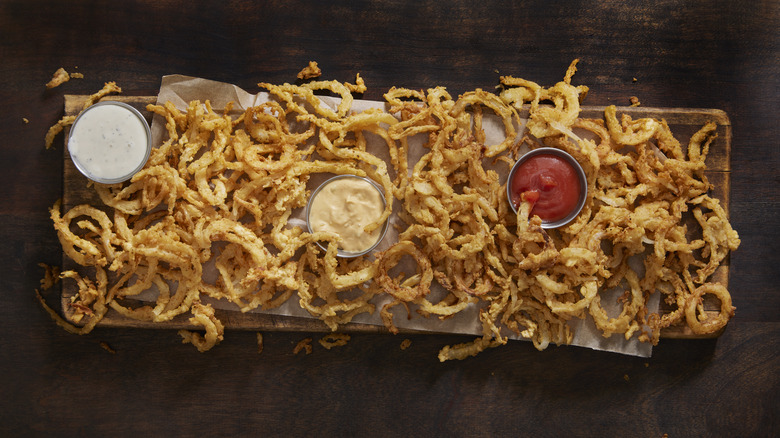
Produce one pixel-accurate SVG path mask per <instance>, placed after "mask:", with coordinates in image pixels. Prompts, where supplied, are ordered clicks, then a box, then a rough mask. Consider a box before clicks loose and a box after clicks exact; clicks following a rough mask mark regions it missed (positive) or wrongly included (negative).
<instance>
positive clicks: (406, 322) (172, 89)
mask: <svg viewBox="0 0 780 438" xmlns="http://www.w3.org/2000/svg"><path fill="white" fill-rule="evenodd" d="M318 97H319V99H320V100H321V101H322V104H324V105H327V106H328V107H330V108H332V109H334V110H335V108H336V107H337V105H338V104H339V102H340V99H339V98H334V97H329V96H318ZM270 98H271V96H270V95H269V93H267V92H258V93H256V94H250V93H248V92H246V91H244V90H242V89H241V88H239V87H237V86H235V85H231V84H227V83H223V82H216V81H212V80H208V79H203V78H195V77H189V76H183V75H170V76H164V77H163V79H162V83H161V86H160V92H159V94H158V97H157V103H158V104H164V103H165V102H166V101H170V102H171V103H173V104H174V105H175V106H176V107H177V108H179V109H180V110H185V109H186V108H187V106H188V104H189V102H190V101H193V100H199V101H201V102H205V101H206V100H208V101H209V102H210V103H211V106H212V108H214V109H215V111H217V110H219V109H222V108H225V107H226V106H227V105H228V104H229V103H231V102H232V103H233V109H234V110H235V111H238V112H243V111H244V110H245V109H246V108H249V107H252V106H256V105H259V104H262V103H265V102H268V101H269V100H270ZM370 108H380V109H382V110H385V109H386V103H385V102H380V101H370V100H355V101H353V104H352V108H351V110H352V111H355V112H361V111H364V110H366V109H370ZM524 127H525V120H523V121H522V125H521V126H518V127H517V129H518V138H520V137H522V134H523V131H524ZM483 129H484V130H485V134H486V143H487V144H497V143H500V142H501V141H503V140H504V138H505V135H504V127H503V124H502V123H501V121H500V119H499V118H498V117H497V116H495V115H493V114H490V113H486V114H485V115H484V120H483ZM166 136H167V133H166V130H165V121H164V120H163V119H162V117H160V116H157V115H155V116H154V119H153V121H152V144H161V143H162V142H163V141H164V139H165V138H166ZM373 140H375V141H372V138H371V135H370V134H367V141H368V144H367V150H368V151H369V152H371V153H373V154H374V155H376V156H378V157H379V158H383V159H385V160H386V161H387V162H389V155H388V153H387V146H386V144H385V143H384V141H383V140H381V139H379V138H378V137H377V138H375V139H373ZM423 141H424V139H423V138H422V137H421V138H417V139H410V148H409V149H410V151H409V155H410V157H409V169H410V171H411V169H412V167H413V165H414V163H415V162H416V161H417V160H418V159H419V158H420V157H421V156H422V155H423V154H424V153H425V152H426V150H424V148H423V147H422V146H421V145H422V142H423ZM498 173H499V175H502V176H503V178H506V174H507V173H508V169H506V170H503V171H499V172H498ZM329 176H331V175H328V174H322V175H312V177H311V180H310V181H309V189H311V190H313V189H314V188H316V187H317V185H318V184H319V183H321V182H323V181H325V180H326V179H327V178H328V177H329ZM397 202H398V201H397V200H396V207H397V206H398V204H397ZM303 210H304V209H302V208H301V209H298V210H297V211H295V212H293V215H292V216H291V218H290V220H289V225H290V226H299V227H301V228H303V229H305V228H306V222H305V218H304V216H303V213H304V211H303ZM394 211H398V209H397V208H394ZM389 221H390V226H389V227H388V230H387V234H386V236H385V238H384V240H383V241H382V242H381V243H380V244H379V246H378V247H377V248H376V249H375V251H383V250H385V249H387V248H389V247H390V246H391V245H392V244H393V243H395V242H397V241H398V230H397V228H396V226H395V225H399V226H405V224H404V223H403V222H402V221H400V219H399V218H398V216H397V215H396V214H393V215H392V216H391V217H390V219H389ZM632 267H634V268H635V270H636V271H637V273H639V274H640V275H641V274H642V273H643V266H641V263H639V264H632ZM402 269H403V267H402ZM412 269H413V268H412ZM213 272H214V268H213V266H210V265H208V264H207V265H205V266H204V276H210V275H213ZM434 286H435V287H438V288H440V286H438V285H435V282H434ZM436 293H440V290H439V291H437V290H436V289H435V288H432V291H431V294H436ZM622 293H623V291H622V290H612V291H600V296H601V303H602V306H603V307H604V309H605V310H606V311H607V313H608V314H609V315H610V316H612V317H614V316H617V315H618V314H619V312H620V309H621V308H622V305H621V304H620V303H619V302H618V297H619V296H620V295H622ZM659 295H660V294H658V293H656V294H653V295H652V296H651V298H650V300H649V302H648V303H647V308H648V311H649V312H657V309H658V305H659V301H660V297H659ZM156 297H157V294H156V292H155V291H154V290H150V291H146V292H144V293H142V294H140V295H138V296H136V298H137V299H140V300H143V301H154V300H156ZM201 300H202V301H203V302H204V303H210V304H211V305H212V306H213V307H215V308H219V309H223V310H235V311H239V310H238V306H236V305H235V304H233V303H231V302H228V301H226V300H217V299H214V298H210V297H202V298H201ZM391 301H392V299H391V297H390V296H389V295H387V294H381V295H380V296H377V297H375V298H374V299H373V300H372V301H371V302H372V304H374V305H375V306H376V309H377V310H376V311H375V312H374V313H373V314H368V313H362V314H359V315H357V316H355V317H354V318H353V320H352V321H353V322H356V323H363V324H372V325H379V326H383V325H384V324H383V323H382V321H381V318H380V316H379V309H381V308H382V306H383V305H385V304H386V303H389V302H391ZM413 309H414V308H412V311H411V312H410V313H411V317H409V316H408V315H407V312H406V311H405V309H404V308H403V306H397V307H395V308H394V309H393V310H394V312H393V313H394V323H395V324H396V326H397V327H398V328H401V329H412V330H419V331H430V332H436V333H455V334H469V335H477V336H481V335H482V325H481V323H480V321H479V318H478V312H479V308H478V306H477V305H476V304H475V305H470V306H469V307H468V308H466V309H464V310H462V311H461V312H458V313H457V314H455V315H454V316H452V317H449V318H447V319H445V320H439V318H436V317H431V318H424V317H421V316H420V315H418V314H417V313H416V312H414V310H413ZM252 312H255V313H267V314H274V315H286V316H294V317H301V318H312V319H317V318H316V317H314V316H312V315H311V314H309V313H308V311H306V310H305V309H303V308H302V307H301V306H300V304H299V297H298V296H297V294H294V295H293V296H292V297H291V298H290V299H288V300H287V301H286V302H285V303H284V304H282V305H281V306H279V307H278V308H275V309H270V310H261V309H255V310H252ZM569 325H570V327H571V328H572V331H573V333H574V339H573V342H572V345H576V346H580V347H587V348H591V349H595V350H603V351H611V352H616V353H621V354H626V355H631V356H640V357H649V356H650V355H651V354H652V345H651V344H649V343H645V342H639V340H638V339H637V336H636V335H635V336H633V337H632V338H631V339H629V340H626V339H624V337H623V336H622V335H621V334H615V335H612V336H610V337H608V338H605V337H604V336H602V334H601V332H600V331H599V330H598V329H597V328H596V326H595V324H594V323H593V320H592V318H591V317H590V316H588V317H587V318H586V319H583V320H580V319H576V318H575V319H572V320H571V321H569ZM505 334H506V336H507V337H509V338H510V339H520V340H525V339H524V338H522V337H520V336H517V335H515V334H514V333H512V332H510V331H508V330H506V333H505Z"/></svg>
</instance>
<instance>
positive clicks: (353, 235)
mask: <svg viewBox="0 0 780 438" xmlns="http://www.w3.org/2000/svg"><path fill="white" fill-rule="evenodd" d="M384 209H385V205H384V201H383V200H382V195H381V194H380V193H379V190H377V188H376V187H375V186H374V185H373V184H371V183H370V182H368V181H366V180H364V179H362V178H357V177H341V178H336V179H333V180H332V181H330V182H327V183H326V184H325V185H324V186H323V187H321V188H320V189H319V190H318V191H317V192H316V193H315V195H314V198H313V199H312V200H311V203H310V205H309V227H310V228H311V231H313V232H320V231H326V232H329V233H334V234H337V235H338V236H340V237H341V238H342V240H341V242H340V243H339V248H340V249H341V250H343V251H345V252H363V251H366V250H367V249H369V248H371V247H372V246H374V244H375V243H377V241H378V240H379V238H380V237H381V235H382V227H379V228H377V229H376V230H374V231H372V232H370V233H366V232H365V231H364V228H365V227H366V225H368V224H371V223H373V222H376V221H377V220H378V219H379V218H380V216H382V212H383V211H384Z"/></svg>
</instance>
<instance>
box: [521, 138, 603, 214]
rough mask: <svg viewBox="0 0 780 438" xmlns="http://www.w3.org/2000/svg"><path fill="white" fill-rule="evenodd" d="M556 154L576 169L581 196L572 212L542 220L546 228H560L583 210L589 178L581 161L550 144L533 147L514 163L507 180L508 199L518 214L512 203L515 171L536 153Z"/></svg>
mask: <svg viewBox="0 0 780 438" xmlns="http://www.w3.org/2000/svg"><path fill="white" fill-rule="evenodd" d="M544 154H548V155H556V156H558V157H561V158H563V159H564V160H566V161H567V162H568V163H569V164H570V165H571V166H572V167H573V168H574V170H575V172H576V173H577V177H578V178H579V180H580V196H579V199H578V201H577V205H576V206H575V207H574V208H573V209H572V211H571V212H569V214H568V215H566V217H564V218H562V219H559V220H557V221H544V220H542V228H545V229H551V228H560V227H562V226H564V225H568V224H569V223H570V222H571V221H573V220H574V218H576V217H577V216H578V215H579V214H580V212H581V211H582V208H583V207H584V206H585V201H586V200H587V198H588V178H587V176H586V175H585V171H584V170H583V169H582V166H581V165H580V163H579V162H578V161H577V160H576V159H575V158H574V157H573V156H571V154H569V153H568V152H566V151H564V150H562V149H558V148H554V147H549V146H544V147H540V148H536V149H532V150H530V151H528V152H526V153H525V154H524V155H523V156H521V157H520V158H518V159H517V161H516V162H515V164H514V165H512V169H511V170H510V171H509V175H508V177H507V180H506V199H507V202H508V203H509V208H511V209H512V211H513V212H514V213H515V214H517V208H515V206H514V203H512V184H511V182H512V178H513V177H514V175H515V173H516V172H517V169H518V168H519V167H520V165H521V164H522V163H524V162H525V161H527V160H528V159H529V158H531V157H534V156H536V155H544Z"/></svg>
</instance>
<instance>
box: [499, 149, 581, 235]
mask: <svg viewBox="0 0 780 438" xmlns="http://www.w3.org/2000/svg"><path fill="white" fill-rule="evenodd" d="M510 184H511V197H512V199H511V200H512V204H514V206H515V208H518V207H519V206H520V203H521V202H522V201H526V202H530V203H531V205H532V206H533V208H532V209H531V215H536V216H539V218H540V219H541V220H542V221H544V222H555V221H558V220H561V219H563V218H565V217H566V216H568V215H569V213H571V212H572V210H574V209H575V208H576V207H577V203H578V201H579V199H580V190H581V189H582V187H581V186H580V179H579V177H578V175H577V171H576V170H575V169H574V167H572V165H571V164H570V163H569V162H567V161H566V160H565V159H564V158H562V157H559V156H557V155H553V154H539V155H534V156H533V157H530V158H528V160H526V161H525V162H523V163H522V164H521V165H520V166H519V167H518V168H517V169H516V170H515V173H514V175H513V176H512V181H511V182H510Z"/></svg>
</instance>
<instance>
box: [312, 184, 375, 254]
mask: <svg viewBox="0 0 780 438" xmlns="http://www.w3.org/2000/svg"><path fill="white" fill-rule="evenodd" d="M346 178H355V179H360V180H363V181H366V182H367V183H369V184H371V186H372V187H374V189H375V190H376V191H377V193H379V198H380V199H381V200H382V208H385V207H386V206H387V199H385V194H384V193H382V188H381V187H380V186H379V184H377V183H376V182H375V181H374V180H372V179H371V178H367V177H363V176H359V175H354V174H351V173H347V174H342V175H336V176H334V177H331V178H328V179H327V180H325V181H324V182H323V183H322V184H320V185H319V186H318V187H317V188H316V189H314V191H313V192H312V194H311V196H309V200H308V202H306V211H305V213H304V215H305V216H306V228H307V230H308V231H309V233H310V234H311V233H314V231H313V230H312V229H311V221H310V220H309V214H310V212H311V203H312V201H313V200H314V198H316V197H317V195H318V194H319V192H320V190H322V188H323V187H325V186H327V185H328V184H330V183H332V182H333V181H336V180H339V179H346ZM389 223H390V220H389V218H388V219H385V222H384V224H383V225H382V231H381V233H380V234H379V238H378V239H377V240H376V242H374V244H373V245H371V246H370V247H369V248H367V249H365V250H363V251H359V252H352V251H344V250H342V249H340V248H339V250H338V252H337V253H336V256H337V257H342V258H355V257H360V256H362V255H366V254H368V253H370V252H371V251H373V250H374V249H375V248H376V247H377V246H378V245H379V244H380V243H381V242H382V241H383V240H384V238H385V234H386V233H387V227H388V225H389ZM316 243H317V245H318V246H319V247H320V248H322V250H323V251H327V250H328V246H327V245H323V243H322V242H320V241H317V242H316Z"/></svg>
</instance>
